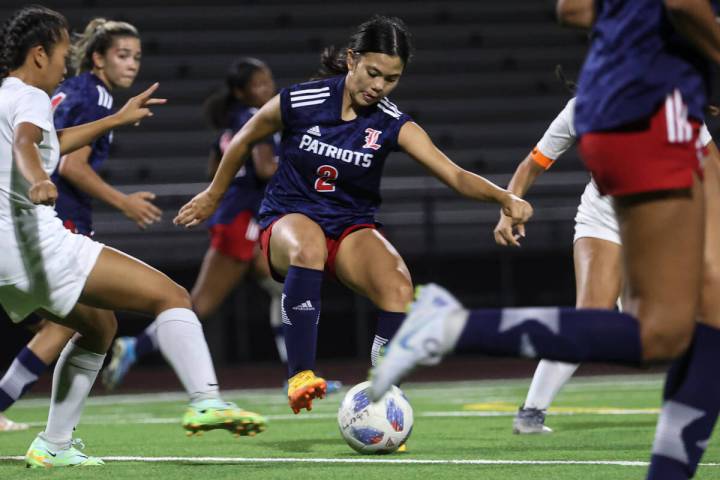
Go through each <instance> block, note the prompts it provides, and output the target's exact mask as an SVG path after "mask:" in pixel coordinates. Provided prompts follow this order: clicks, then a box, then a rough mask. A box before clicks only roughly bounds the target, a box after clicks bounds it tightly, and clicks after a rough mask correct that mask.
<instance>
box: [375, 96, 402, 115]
mask: <svg viewBox="0 0 720 480" xmlns="http://www.w3.org/2000/svg"><path fill="white" fill-rule="evenodd" d="M380 103H382V104H383V105H385V106H386V107H387V108H389V109H390V110H392V111H394V112H395V113H397V114H398V115H402V112H401V111H400V110H399V109H398V107H397V105H395V104H394V103H393V102H391V101H390V100H388V99H387V98H381V99H380Z"/></svg>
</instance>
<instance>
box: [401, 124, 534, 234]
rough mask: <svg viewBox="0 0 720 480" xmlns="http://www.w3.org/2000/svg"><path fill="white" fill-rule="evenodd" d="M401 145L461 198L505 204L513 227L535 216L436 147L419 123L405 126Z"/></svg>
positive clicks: (513, 197) (525, 205) (522, 203)
mask: <svg viewBox="0 0 720 480" xmlns="http://www.w3.org/2000/svg"><path fill="white" fill-rule="evenodd" d="M398 145H400V147H401V148H402V149H403V150H405V152H407V154H408V155H410V156H411V157H412V158H414V159H415V160H416V161H417V162H418V163H420V164H421V165H423V166H424V167H425V168H427V169H428V170H429V171H430V172H431V173H432V174H433V175H434V176H435V177H437V178H438V179H439V180H440V181H441V182H443V183H444V184H446V185H447V186H449V187H450V188H452V189H453V190H455V191H456V192H458V193H459V194H460V195H463V196H465V197H469V198H473V199H476V200H481V201H484V202H496V203H499V204H500V205H502V209H503V212H505V214H506V215H508V216H510V217H511V218H512V220H513V224H515V225H521V224H523V223H525V222H527V220H528V219H529V218H530V217H531V216H532V207H531V206H530V204H529V203H527V202H526V201H525V200H523V199H521V198H519V197H518V196H516V195H514V194H512V193H511V192H509V191H507V190H505V189H503V188H500V187H498V186H497V185H495V184H494V183H492V182H491V181H489V180H487V179H485V178H483V177H481V176H480V175H476V174H474V173H472V172H468V171H467V170H464V169H462V168H460V167H459V166H458V165H457V164H455V163H454V162H453V161H452V160H450V159H449V158H448V157H447V156H446V155H445V154H444V153H443V152H441V151H440V149H439V148H437V147H436V146H435V144H434V143H433V142H432V140H431V139H430V137H429V136H428V134H427V133H425V130H423V129H422V128H421V127H420V126H419V125H418V124H416V123H414V122H407V123H405V125H403V126H402V128H401V129H400V134H399V136H398Z"/></svg>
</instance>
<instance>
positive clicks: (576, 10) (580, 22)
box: [556, 0, 595, 28]
mask: <svg viewBox="0 0 720 480" xmlns="http://www.w3.org/2000/svg"><path fill="white" fill-rule="evenodd" d="M556 14H557V18H558V21H559V22H560V23H561V24H562V25H566V26H568V27H577V28H590V27H592V25H593V23H595V1H594V0H558V2H557V6H556Z"/></svg>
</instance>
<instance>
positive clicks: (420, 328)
mask: <svg viewBox="0 0 720 480" xmlns="http://www.w3.org/2000/svg"><path fill="white" fill-rule="evenodd" d="M467 317H468V311H467V310H465V309H464V308H463V306H462V305H461V304H460V302H459V301H458V300H457V299H456V298H455V297H453V295H452V294H451V293H450V292H448V291H447V290H445V289H444V288H442V287H440V286H438V285H435V284H432V283H430V284H427V285H424V286H420V287H418V288H417V289H416V293H415V301H414V302H413V303H412V304H410V308H409V310H408V315H407V317H405V321H404V322H403V324H402V326H401V327H400V329H399V330H398V332H397V333H396V334H395V336H394V337H393V340H392V341H391V342H390V343H389V344H388V346H387V350H386V352H385V355H384V358H383V359H382V361H381V362H380V363H379V365H377V366H376V367H375V368H373V369H372V371H371V374H370V380H371V386H370V396H371V398H372V400H373V401H377V400H378V399H380V398H382V396H383V395H384V394H385V392H387V391H388V390H389V389H390V387H391V386H392V385H398V384H399V383H400V381H401V380H402V379H403V378H404V377H406V376H407V375H408V374H409V373H410V372H411V371H412V370H413V369H414V368H415V367H416V366H417V365H437V364H438V363H440V360H441V359H442V356H443V355H445V354H446V353H447V352H449V351H451V350H452V349H453V348H454V347H455V344H456V343H457V339H458V338H459V336H460V333H461V332H462V330H463V327H464V326H465V323H466V321H467Z"/></svg>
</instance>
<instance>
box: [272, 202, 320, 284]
mask: <svg viewBox="0 0 720 480" xmlns="http://www.w3.org/2000/svg"><path fill="white" fill-rule="evenodd" d="M269 248H270V262H271V263H272V267H273V268H274V269H275V271H277V272H278V273H280V274H281V275H285V274H287V271H288V268H290V266H291V265H293V266H297V267H305V268H312V269H315V270H323V269H324V268H325V261H326V260H327V244H326V243H325V233H324V232H323V231H322V228H320V226H319V225H318V224H317V223H315V222H314V221H313V220H311V219H309V218H308V217H306V216H305V215H302V214H300V213H291V214H288V215H285V216H284V217H282V218H280V219H279V220H278V221H276V222H275V223H274V224H273V227H272V235H271V236H270V245H269Z"/></svg>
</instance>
